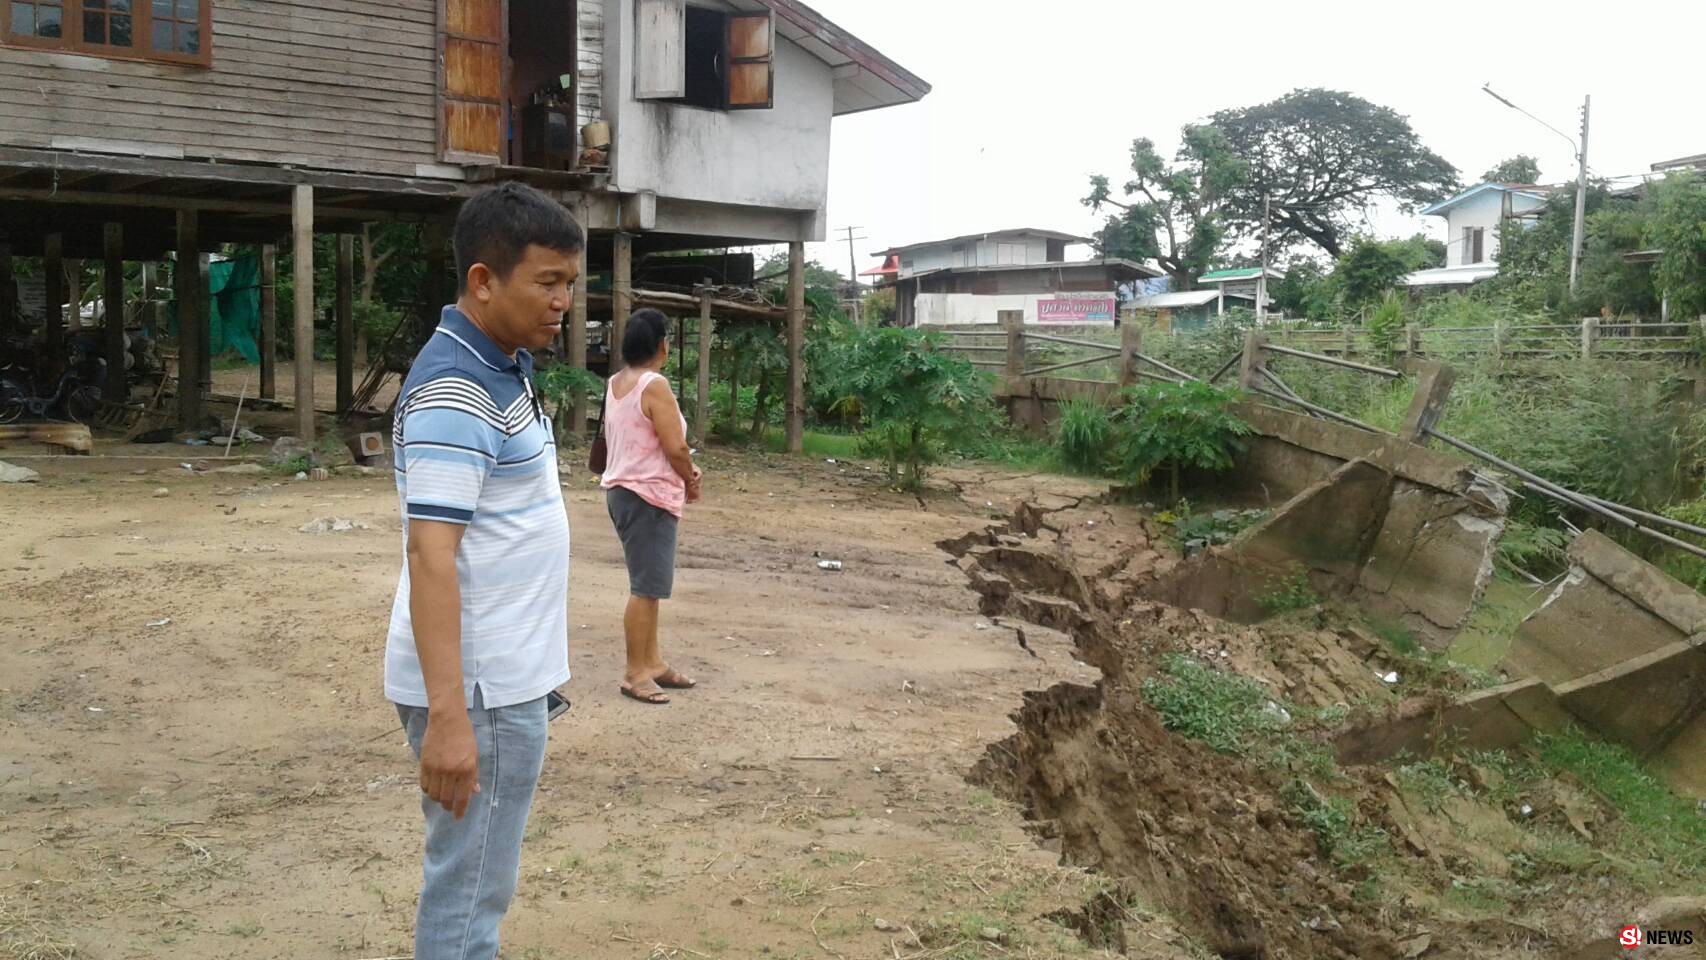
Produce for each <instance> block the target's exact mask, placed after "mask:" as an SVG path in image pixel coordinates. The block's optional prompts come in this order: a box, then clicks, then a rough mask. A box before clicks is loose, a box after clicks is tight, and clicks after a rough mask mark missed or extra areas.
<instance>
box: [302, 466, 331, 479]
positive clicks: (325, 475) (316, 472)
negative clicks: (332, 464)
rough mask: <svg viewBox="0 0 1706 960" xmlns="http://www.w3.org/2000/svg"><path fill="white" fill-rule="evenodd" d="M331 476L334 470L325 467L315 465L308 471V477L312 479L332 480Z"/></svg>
mask: <svg viewBox="0 0 1706 960" xmlns="http://www.w3.org/2000/svg"><path fill="white" fill-rule="evenodd" d="M331 478H332V472H331V471H330V470H327V469H326V468H325V467H315V468H314V469H312V470H309V471H308V479H310V480H330V479H331Z"/></svg>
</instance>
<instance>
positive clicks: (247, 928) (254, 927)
mask: <svg viewBox="0 0 1706 960" xmlns="http://www.w3.org/2000/svg"><path fill="white" fill-rule="evenodd" d="M265 929H266V928H265V927H262V926H261V925H260V924H258V923H256V922H255V921H253V920H243V921H240V922H237V923H233V924H232V925H231V927H230V929H228V930H226V931H225V932H226V933H229V934H231V935H232V936H233V937H242V938H244V939H248V938H249V937H257V936H260V934H261V932H262V931H263V930H265Z"/></svg>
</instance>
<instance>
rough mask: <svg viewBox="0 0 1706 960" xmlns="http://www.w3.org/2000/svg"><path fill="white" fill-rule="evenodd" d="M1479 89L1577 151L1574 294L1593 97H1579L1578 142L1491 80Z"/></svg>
mask: <svg viewBox="0 0 1706 960" xmlns="http://www.w3.org/2000/svg"><path fill="white" fill-rule="evenodd" d="M1481 92H1483V93H1485V94H1486V95H1487V96H1489V97H1492V98H1493V99H1494V100H1497V101H1499V102H1500V103H1502V104H1504V105H1505V106H1507V107H1510V108H1511V109H1512V110H1515V111H1516V112H1517V113H1520V114H1522V115H1523V116H1525V117H1527V118H1528V119H1530V120H1533V121H1534V122H1535V123H1538V124H1540V125H1541V126H1543V127H1545V128H1546V129H1548V130H1550V131H1552V132H1553V133H1555V134H1557V135H1558V136H1560V137H1563V138H1564V142H1566V143H1568V144H1569V145H1570V147H1571V149H1573V150H1575V151H1576V228H1575V232H1574V233H1573V234H1572V235H1571V237H1570V295H1571V296H1575V293H1576V278H1577V276H1579V275H1580V273H1581V269H1582V219H1583V216H1584V215H1585V214H1586V212H1587V197H1588V110H1589V108H1590V107H1591V105H1592V103H1593V98H1592V97H1591V96H1587V97H1583V98H1582V139H1581V143H1579V144H1578V143H1577V142H1576V140H1575V138H1574V137H1571V136H1570V135H1569V134H1567V133H1565V132H1564V131H1562V130H1559V129H1558V128H1557V127H1554V126H1553V125H1551V124H1550V123H1547V122H1546V121H1544V120H1542V119H1540V118H1539V117H1537V116H1535V115H1534V114H1532V113H1529V112H1528V111H1527V110H1524V109H1523V108H1521V107H1519V106H1517V105H1516V104H1514V103H1512V102H1510V101H1509V100H1506V99H1505V98H1504V97H1501V96H1499V95H1498V94H1496V93H1494V92H1493V85H1492V84H1491V83H1483V84H1482V85H1481Z"/></svg>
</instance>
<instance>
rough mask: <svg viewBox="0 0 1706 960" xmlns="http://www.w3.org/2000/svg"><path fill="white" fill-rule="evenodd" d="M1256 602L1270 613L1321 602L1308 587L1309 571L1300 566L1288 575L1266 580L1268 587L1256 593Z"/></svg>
mask: <svg viewBox="0 0 1706 960" xmlns="http://www.w3.org/2000/svg"><path fill="white" fill-rule="evenodd" d="M1256 602H1257V603H1259V604H1261V606H1262V609H1264V610H1266V611H1268V613H1270V614H1281V613H1290V612H1291V611H1293V610H1308V609H1309V608H1310V607H1313V606H1315V605H1316V604H1318V603H1320V602H1321V597H1320V595H1319V594H1317V593H1316V592H1315V591H1314V590H1312V589H1310V587H1309V573H1308V571H1305V570H1303V569H1301V568H1299V569H1297V570H1294V571H1292V572H1291V573H1290V574H1289V575H1287V576H1285V577H1283V578H1281V579H1278V580H1271V581H1269V582H1268V589H1267V590H1266V591H1265V592H1263V593H1259V594H1257V595H1256Z"/></svg>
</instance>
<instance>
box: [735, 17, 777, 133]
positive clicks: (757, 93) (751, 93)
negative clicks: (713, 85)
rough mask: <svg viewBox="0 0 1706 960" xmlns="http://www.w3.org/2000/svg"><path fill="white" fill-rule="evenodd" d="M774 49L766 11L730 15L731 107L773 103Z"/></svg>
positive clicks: (767, 106)
mask: <svg viewBox="0 0 1706 960" xmlns="http://www.w3.org/2000/svg"><path fill="white" fill-rule="evenodd" d="M775 50H776V27H775V25H774V22H773V21H772V20H771V16H770V14H769V13H756V14H736V15H734V16H731V17H729V91H728V93H729V97H728V105H729V109H730V110H768V109H770V108H771V107H772V106H773V105H774V104H775V102H776V98H775V86H776V64H775V59H774V54H775Z"/></svg>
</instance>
